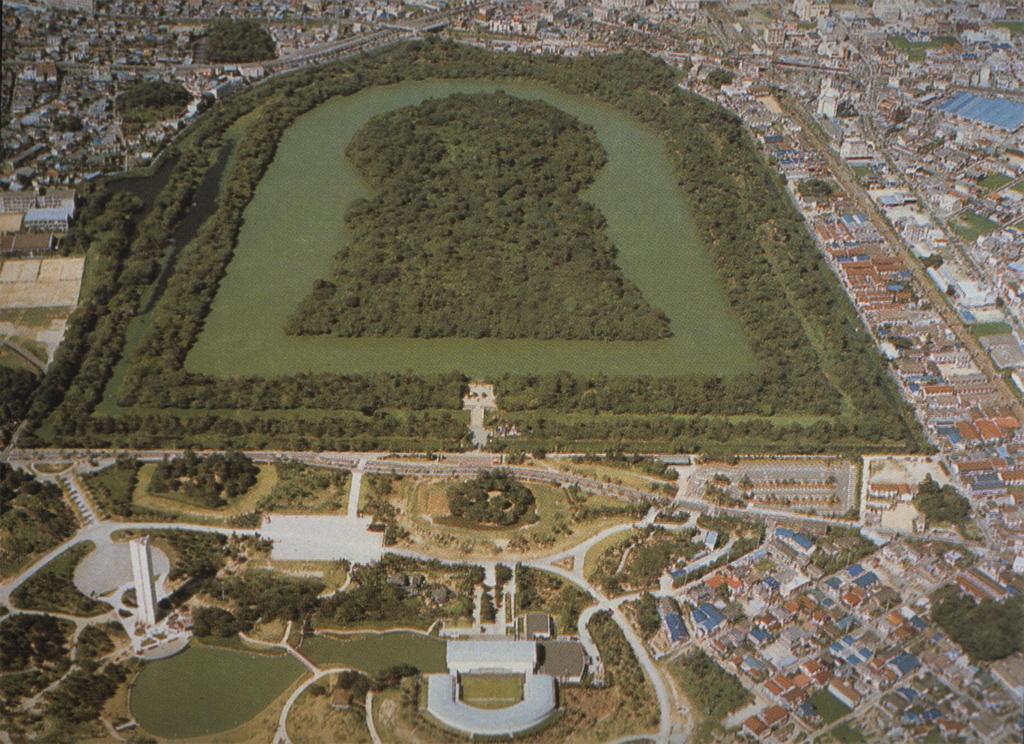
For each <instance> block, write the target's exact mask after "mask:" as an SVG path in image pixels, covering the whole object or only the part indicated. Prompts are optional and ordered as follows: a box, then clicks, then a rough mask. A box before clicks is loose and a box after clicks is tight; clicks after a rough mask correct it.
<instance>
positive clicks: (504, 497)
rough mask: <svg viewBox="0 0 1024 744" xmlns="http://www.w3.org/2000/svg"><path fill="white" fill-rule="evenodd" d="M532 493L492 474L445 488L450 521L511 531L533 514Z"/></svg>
mask: <svg viewBox="0 0 1024 744" xmlns="http://www.w3.org/2000/svg"><path fill="white" fill-rule="evenodd" d="M534 502H535V500H534V497H533V492H532V491H531V490H530V489H529V488H527V487H526V486H524V485H523V484H522V483H520V482H519V481H517V480H516V479H515V478H513V477H512V476H511V475H509V474H508V473H506V472H504V471H501V470H495V471H492V472H486V473H481V474H480V475H478V476H477V477H476V478H474V479H473V480H468V481H463V482H461V483H453V484H452V485H451V486H449V487H448V510H449V511H450V512H451V513H452V516H453V517H458V518H460V519H465V520H468V521H471V522H476V523H477V524H490V525H500V526H502V527H510V526H512V525H514V524H518V523H519V522H520V521H521V520H522V519H523V518H524V517H526V516H527V515H528V514H532V513H533V505H534Z"/></svg>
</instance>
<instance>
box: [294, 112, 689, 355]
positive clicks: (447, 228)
mask: <svg viewBox="0 0 1024 744" xmlns="http://www.w3.org/2000/svg"><path fill="white" fill-rule="evenodd" d="M347 153H348V156H349V157H350V158H352V159H353V160H354V161H355V163H356V164H357V165H358V167H359V168H360V170H362V171H363V173H365V174H366V177H367V178H368V179H369V181H370V182H371V183H372V184H373V185H374V186H375V187H376V188H377V190H378V193H377V195H376V196H374V197H373V198H372V199H370V200H364V201H361V202H357V203H356V204H355V205H353V207H352V208H351V209H350V211H349V213H348V215H347V224H348V227H349V229H350V230H351V233H352V240H351V244H350V245H349V246H347V247H346V248H345V249H343V250H342V251H341V253H339V254H338V256H337V259H336V262H335V268H334V271H333V273H332V275H331V277H330V280H329V281H326V280H321V281H318V282H317V284H316V286H315V287H314V289H313V292H312V293H311V294H310V295H309V296H308V297H307V298H306V299H305V300H304V301H303V302H302V303H300V305H299V308H298V310H297V311H296V313H295V314H294V315H293V316H292V318H291V320H290V322H289V325H288V328H289V331H290V332H292V333H298V334H333V335H336V336H413V337H435V336H462V337H473V338H479V337H501V338H572V339H630V340H641V339H653V338H661V337H665V336H668V335H670V331H669V328H668V319H667V318H666V317H665V316H664V314H662V313H659V312H657V311H655V310H654V309H652V308H651V307H650V306H649V305H648V304H647V302H646V301H645V300H644V299H643V296H642V295H641V293H640V290H639V289H638V288H637V287H636V286H635V285H634V284H633V283H632V282H630V281H629V280H628V279H627V278H626V277H625V276H624V275H623V273H622V270H621V269H620V268H619V267H618V266H617V265H616V263H615V247H614V246H613V245H612V243H611V240H610V239H609V238H608V237H607V235H605V232H604V218H603V217H602V216H601V214H600V213H599V212H598V211H597V209H596V208H595V207H593V206H592V205H590V204H588V203H587V202H585V201H583V200H582V199H581V198H580V195H579V192H580V190H581V189H583V188H584V187H585V186H587V185H588V184H589V183H591V181H592V180H593V178H594V175H595V174H596V173H597V171H598V169H600V167H601V166H602V165H603V164H604V161H605V154H604V150H603V149H602V148H601V146H600V144H599V143H598V142H597V140H596V138H595V136H594V133H593V131H592V130H591V129H590V128H589V127H585V126H584V125H582V124H581V123H580V122H579V121H577V120H576V119H575V118H574V117H572V116H570V115H569V114H566V113H565V112H563V111H560V110H558V109H556V108H554V107H553V106H550V105H548V104H546V103H543V102H541V101H527V100H523V99H520V98H515V97H513V96H509V95H507V94H505V93H501V92H498V93H479V94H472V95H465V94H456V95H453V96H449V97H447V98H443V99H431V100H427V101H425V102H423V103H421V104H419V105H417V106H408V107H405V108H401V109H397V110H395V111H390V112H388V113H385V114H382V115H380V116H377V117H375V118H374V119H372V120H371V121H370V122H368V123H367V125H366V126H365V127H363V128H362V129H361V130H360V131H359V132H358V133H357V134H356V136H355V137H354V138H353V140H352V142H351V144H350V145H349V147H348V150H347Z"/></svg>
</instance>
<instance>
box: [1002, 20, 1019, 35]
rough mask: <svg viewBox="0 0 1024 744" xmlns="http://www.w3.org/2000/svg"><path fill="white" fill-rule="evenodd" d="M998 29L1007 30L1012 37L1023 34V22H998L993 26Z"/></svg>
mask: <svg viewBox="0 0 1024 744" xmlns="http://www.w3.org/2000/svg"><path fill="white" fill-rule="evenodd" d="M995 25H996V26H998V27H999V28H1008V29H1010V33H1011V34H1013V35H1014V36H1017V35H1018V34H1024V21H1000V22H999V23H997V24H995Z"/></svg>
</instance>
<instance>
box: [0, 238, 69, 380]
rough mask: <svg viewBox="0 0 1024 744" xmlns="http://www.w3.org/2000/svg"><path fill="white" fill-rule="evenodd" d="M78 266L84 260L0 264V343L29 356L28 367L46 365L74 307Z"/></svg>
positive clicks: (65, 259)
mask: <svg viewBox="0 0 1024 744" xmlns="http://www.w3.org/2000/svg"><path fill="white" fill-rule="evenodd" d="M84 267H85V259H84V258H42V259H39V258H29V259H16V260H15V259H12V260H8V261H4V262H3V263H0V341H3V342H6V343H8V344H10V345H11V346H13V347H14V348H15V349H17V350H18V352H17V353H18V354H19V355H20V356H22V357H24V356H26V355H27V356H28V357H29V358H31V359H32V360H33V363H32V364H33V366H38V367H42V366H45V365H47V364H49V362H50V360H51V359H53V354H54V352H55V351H56V350H57V346H58V345H59V344H60V342H61V339H63V338H64V328H65V326H66V325H67V320H68V316H69V315H70V314H71V311H72V310H73V309H74V307H75V305H76V304H77V303H78V294H79V291H80V289H81V285H82V272H83V269H84ZM11 353H14V352H11Z"/></svg>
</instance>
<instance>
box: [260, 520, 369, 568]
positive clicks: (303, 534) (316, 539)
mask: <svg viewBox="0 0 1024 744" xmlns="http://www.w3.org/2000/svg"><path fill="white" fill-rule="evenodd" d="M369 528H370V520H369V519H368V518H366V517H347V516H346V517H340V516H329V517H328V516H300V515H274V516H272V517H267V518H266V519H264V520H263V524H262V525H260V529H259V532H260V535H261V536H263V537H266V538H269V539H270V540H273V541H274V549H273V552H272V553H271V558H272V559H273V560H275V561H339V560H348V561H351V562H353V563H372V562H374V561H379V560H380V557H381V552H382V549H383V547H384V536H383V534H382V533H380V532H371V531H370V529H369Z"/></svg>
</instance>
